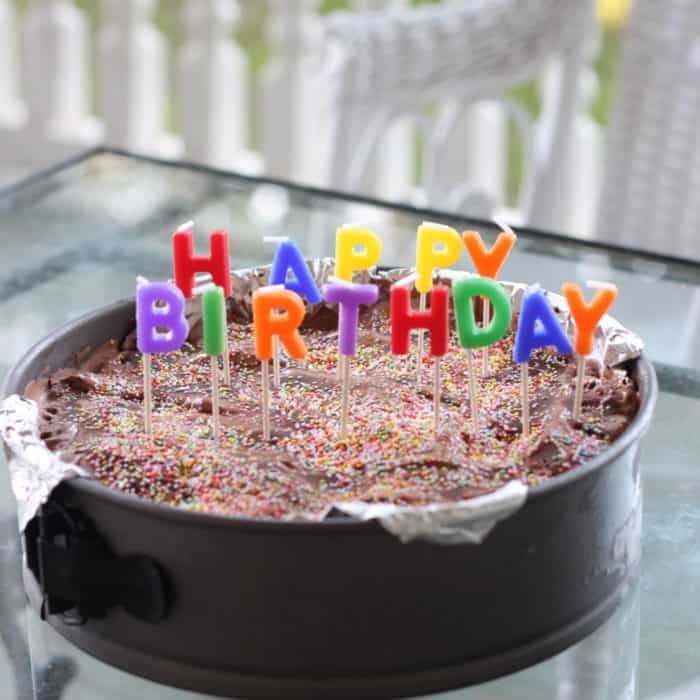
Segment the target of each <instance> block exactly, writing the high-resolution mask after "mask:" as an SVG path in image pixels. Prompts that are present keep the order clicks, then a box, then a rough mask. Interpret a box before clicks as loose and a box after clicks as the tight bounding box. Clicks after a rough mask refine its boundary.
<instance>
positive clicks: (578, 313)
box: [561, 282, 617, 420]
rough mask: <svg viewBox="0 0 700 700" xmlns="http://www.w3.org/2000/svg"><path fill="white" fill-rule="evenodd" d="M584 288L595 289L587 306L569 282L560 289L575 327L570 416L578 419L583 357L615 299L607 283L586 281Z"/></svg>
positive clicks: (586, 353) (612, 290) (584, 365)
mask: <svg viewBox="0 0 700 700" xmlns="http://www.w3.org/2000/svg"><path fill="white" fill-rule="evenodd" d="M586 286H587V287H590V288H593V289H597V290H598V291H596V293H595V295H594V297H593V299H592V300H591V303H590V304H586V302H585V301H584V299H583V293H582V292H581V288H580V287H579V286H578V285H577V284H574V283H573V282H565V283H564V284H562V286H561V291H562V294H563V295H564V296H565V297H566V301H567V302H568V303H569V311H571V316H572V317H573V319H574V323H575V324H576V334H575V336H574V348H575V350H576V353H577V358H576V391H575V393H574V406H573V410H572V416H573V418H574V420H578V419H579V417H580V416H581V404H582V402H583V378H584V375H585V373H586V372H585V370H586V355H590V354H591V352H592V351H593V335H594V333H595V329H596V328H597V327H598V323H599V322H600V319H601V318H602V317H603V315H604V314H605V313H606V312H607V310H608V309H609V308H610V307H611V306H612V303H613V301H615V298H616V297H617V287H616V286H615V285H614V284H610V283H609V282H587V283H586Z"/></svg>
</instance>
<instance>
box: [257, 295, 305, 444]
mask: <svg viewBox="0 0 700 700" xmlns="http://www.w3.org/2000/svg"><path fill="white" fill-rule="evenodd" d="M303 320H304V302H303V301H302V299H301V297H300V296H299V295H298V294H296V293H295V292H292V291H289V290H288V289H284V287H283V286H282V285H275V286H268V287H261V288H260V289H256V290H255V291H254V292H253V332H254V335H255V355H256V357H257V358H258V360H260V369H261V383H262V386H261V398H262V409H263V410H262V414H263V419H262V433H263V440H265V441H269V440H270V437H271V433H272V431H271V428H270V359H272V354H273V344H274V343H273V339H274V338H275V337H277V338H279V339H280V341H281V342H282V344H283V345H284V347H285V348H286V350H287V352H288V353H289V355H290V356H291V357H292V358H293V359H295V360H303V359H304V357H306V346H305V345H304V341H303V340H302V339H301V336H300V335H299V330H298V329H299V326H301V324H302V321H303Z"/></svg>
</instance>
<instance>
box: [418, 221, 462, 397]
mask: <svg viewBox="0 0 700 700" xmlns="http://www.w3.org/2000/svg"><path fill="white" fill-rule="evenodd" d="M436 246H437V248H436ZM461 253H462V242H461V241H460V239H459V234H458V233H457V231H455V230H454V229H453V228H451V227H450V226H445V225H443V224H434V223H432V222H428V221H425V222H423V223H422V224H421V225H420V226H419V227H418V233H417V234H416V275H417V277H416V290H417V291H418V293H419V294H420V296H419V298H418V310H419V311H425V303H426V294H427V293H428V292H429V291H430V290H431V289H432V287H433V272H434V270H435V268H439V267H443V268H444V267H450V265H454V263H456V262H457V260H459V256H460V255H461ZM422 368H423V330H422V329H421V330H419V331H418V347H417V351H416V378H417V381H418V386H420V384H421V369H422Z"/></svg>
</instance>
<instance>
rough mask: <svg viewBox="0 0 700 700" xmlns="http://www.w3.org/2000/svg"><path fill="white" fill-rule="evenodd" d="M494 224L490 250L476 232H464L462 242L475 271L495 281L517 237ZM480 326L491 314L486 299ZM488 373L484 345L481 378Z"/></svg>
mask: <svg viewBox="0 0 700 700" xmlns="http://www.w3.org/2000/svg"><path fill="white" fill-rule="evenodd" d="M496 224H498V226H499V227H500V228H501V233H499V234H498V238H496V241H495V243H494V244H493V245H492V246H491V248H490V249H488V250H487V249H486V246H485V245H484V241H483V240H482V239H481V235H480V234H479V232H478V231H465V232H464V233H463V234H462V240H463V241H464V245H465V246H466V248H467V250H468V251H469V256H470V257H471V259H472V262H473V263H474V267H475V268H476V271H477V272H478V273H479V274H480V275H481V276H482V277H488V278H489V279H492V280H495V279H496V277H498V272H499V271H500V269H501V267H502V266H503V263H504V262H505V260H506V258H507V257H508V255H509V254H510V251H511V250H512V249H513V246H514V245H515V242H516V240H517V239H518V237H517V236H516V235H515V233H514V232H513V229H511V228H510V226H506V225H505V224H503V223H501V222H500V221H498V220H496ZM481 308H482V321H481V323H482V325H483V326H487V325H488V324H489V316H490V313H491V306H490V304H489V302H488V300H486V299H482V307H481ZM488 371H489V346H488V345H484V350H483V354H482V365H481V376H482V377H485V376H486V375H487V374H488Z"/></svg>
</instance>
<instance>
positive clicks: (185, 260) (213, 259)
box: [173, 221, 231, 386]
mask: <svg viewBox="0 0 700 700" xmlns="http://www.w3.org/2000/svg"><path fill="white" fill-rule="evenodd" d="M193 225H194V224H193V222H192V221H188V222H187V223H184V224H182V226H180V227H179V228H178V229H177V231H175V233H174V234H173V268H174V272H175V284H176V285H177V286H178V287H179V288H180V290H181V291H182V293H183V294H184V295H185V297H186V298H187V299H189V298H191V297H192V296H193V294H194V286H195V273H197V272H208V273H209V274H210V275H211V277H212V281H213V282H214V284H215V285H217V286H218V287H221V288H222V289H223V291H224V295H225V296H227V297H229V296H231V269H230V261H229V246H228V233H226V231H213V232H212V233H211V235H210V236H209V249H210V255H209V257H206V256H196V255H195V254H194V240H193V238H192V227H193ZM226 342H227V345H228V340H227V341H226ZM223 359H224V362H223V364H224V368H223V378H224V385H225V386H230V384H231V369H230V365H229V354H228V347H227V348H226V351H225V352H224V353H223Z"/></svg>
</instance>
